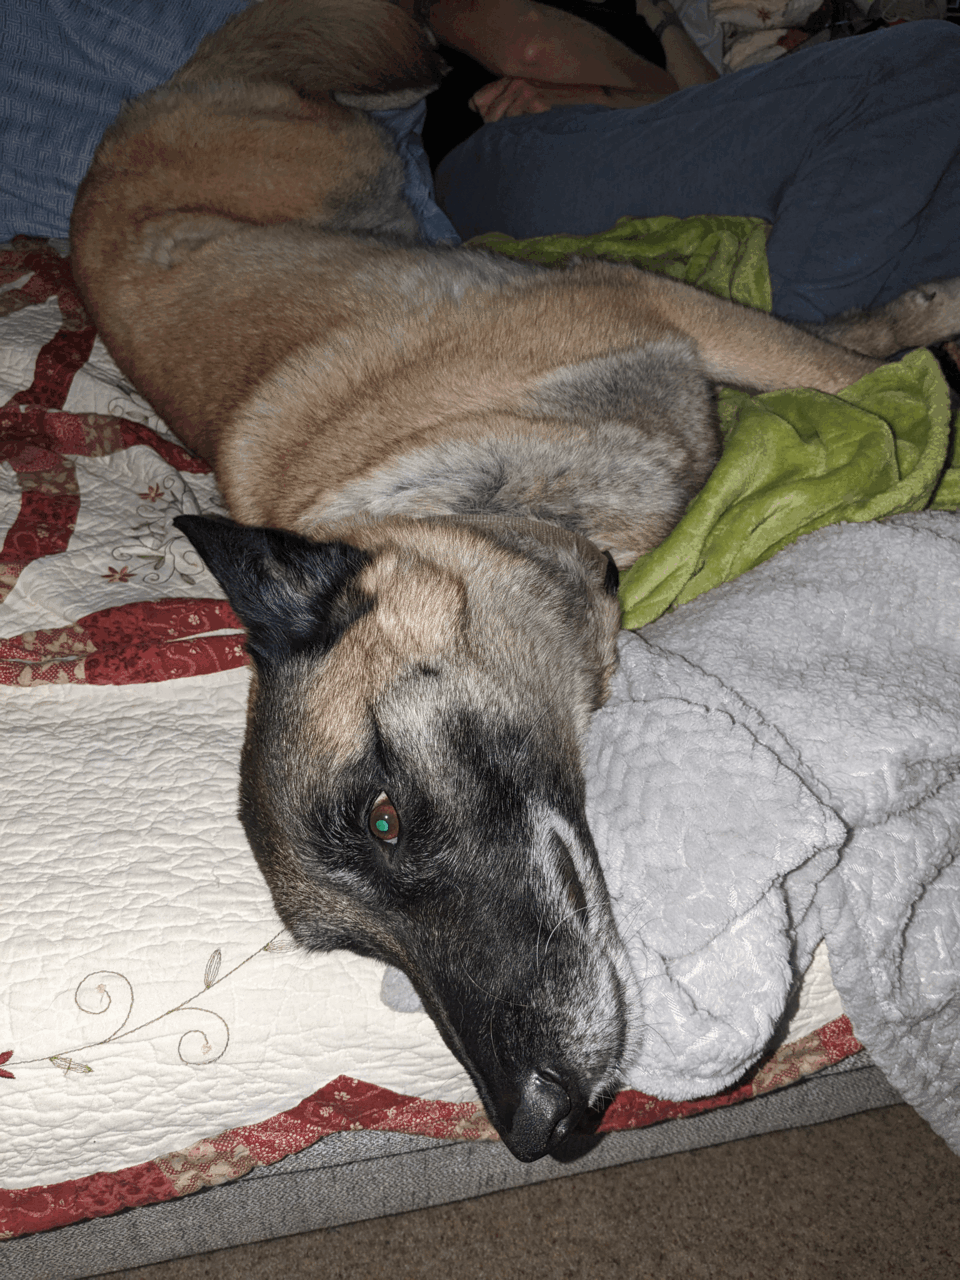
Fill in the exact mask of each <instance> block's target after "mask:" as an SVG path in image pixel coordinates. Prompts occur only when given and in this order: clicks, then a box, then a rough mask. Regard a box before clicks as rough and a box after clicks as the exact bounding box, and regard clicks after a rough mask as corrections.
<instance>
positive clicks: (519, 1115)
mask: <svg viewBox="0 0 960 1280" xmlns="http://www.w3.org/2000/svg"><path fill="white" fill-rule="evenodd" d="M575 1092H576V1091H575ZM583 1110H584V1108H583V1105H582V1103H581V1102H580V1100H579V1096H578V1095H577V1096H576V1098H573V1097H571V1095H570V1093H569V1092H568V1091H567V1089H566V1088H565V1087H564V1085H563V1083H562V1082H561V1080H560V1077H559V1075H558V1074H557V1073H556V1072H554V1071H552V1070H551V1069H550V1068H541V1069H540V1070H539V1071H531V1073H530V1074H529V1075H528V1076H527V1078H526V1080H525V1082H524V1084H523V1086H522V1088H521V1090H520V1097H519V1101H518V1102H517V1106H516V1109H515V1110H514V1112H513V1116H512V1118H510V1119H509V1120H507V1123H506V1124H505V1126H504V1128H503V1130H502V1134H503V1140H504V1142H505V1143H506V1144H507V1146H508V1147H509V1148H510V1150H511V1151H512V1152H513V1154H514V1155H515V1156H516V1157H517V1159H518V1160H527V1161H529V1160H539V1159H540V1157H541V1156H545V1155H546V1154H547V1152H548V1151H550V1150H551V1148H553V1147H555V1146H556V1145H557V1144H558V1143H559V1142H562V1141H563V1139H564V1138H565V1137H566V1136H567V1134H568V1133H570V1131H571V1130H572V1129H573V1128H574V1126H575V1125H576V1124H577V1122H578V1121H579V1119H580V1118H581V1116H582V1114H583ZM504 1118H505V1119H507V1117H506V1116H505V1117H504Z"/></svg>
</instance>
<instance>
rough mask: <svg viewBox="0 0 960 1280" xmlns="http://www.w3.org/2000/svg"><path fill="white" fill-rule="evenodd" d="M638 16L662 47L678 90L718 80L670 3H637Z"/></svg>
mask: <svg viewBox="0 0 960 1280" xmlns="http://www.w3.org/2000/svg"><path fill="white" fill-rule="evenodd" d="M637 13H639V15H640V16H641V18H643V19H645V21H646V23H647V25H648V26H649V27H650V29H651V31H652V32H653V33H654V35H655V36H656V37H657V39H658V40H659V41H660V43H661V44H662V45H663V52H664V54H665V56H666V59H667V70H668V71H669V72H670V74H671V75H672V76H673V78H674V80H675V81H676V83H677V86H678V87H679V88H680V89H686V88H688V87H689V86H690V85H694V84H708V83H709V82H710V81H711V80H719V78H720V77H719V75H718V74H717V72H716V70H715V69H714V68H713V67H712V66H711V64H710V63H709V62H708V61H707V59H706V58H705V57H704V56H703V54H702V53H701V52H700V50H699V49H698V48H697V46H696V44H694V42H693V40H691V38H690V37H689V36H688V35H687V32H686V30H685V28H684V26H683V23H682V22H681V21H680V19H679V18H678V17H677V12H676V10H675V9H674V7H673V5H672V4H671V3H670V0H637Z"/></svg>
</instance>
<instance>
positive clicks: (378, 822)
mask: <svg viewBox="0 0 960 1280" xmlns="http://www.w3.org/2000/svg"><path fill="white" fill-rule="evenodd" d="M370 832H371V834H372V835H375V836H376V837H377V839H378V840H382V841H383V842H384V844H396V843H397V839H398V837H399V835H400V818H399V816H398V815H397V811H396V809H395V808H394V807H393V805H392V804H391V803H390V799H389V797H388V796H387V795H386V793H385V792H383V791H381V792H380V794H379V795H378V796H377V798H376V800H375V801H374V802H373V808H372V809H371V810H370Z"/></svg>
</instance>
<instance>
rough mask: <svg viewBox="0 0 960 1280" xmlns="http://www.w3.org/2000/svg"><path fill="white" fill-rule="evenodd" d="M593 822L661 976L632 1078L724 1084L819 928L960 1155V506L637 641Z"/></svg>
mask: <svg viewBox="0 0 960 1280" xmlns="http://www.w3.org/2000/svg"><path fill="white" fill-rule="evenodd" d="M620 648H621V667H620V670H619V672H618V674H617V676H616V680H615V686H614V690H613V696H612V698H611V700H610V702H609V703H608V705H607V706H606V707H605V708H604V709H603V710H601V711H600V712H598V713H597V715H596V716H595V717H594V721H593V725H592V732H591V735H590V741H589V747H588V756H589V758H588V777H589V783H588V785H589V802H590V818H591V823H592V826H593V830H594V834H595V837H596V840H597V844H598V847H599V848H600V849H601V850H602V858H603V861H604V866H605V870H606V874H607V879H608V882H609V884H610V888H611V892H612V894H613V897H614V899H615V909H616V912H617V914H618V919H619V923H620V927H621V929H622V931H623V934H624V936H625V939H626V941H627V944H628V947H629V950H630V955H631V959H632V962H633V965H634V967H635V970H636V973H637V976H638V978H639V980H640V989H641V1000H642V1022H643V1027H644V1034H643V1037H642V1041H641V1043H640V1044H639V1045H638V1046H637V1050H636V1058H635V1062H634V1065H633V1068H632V1070H631V1073H630V1076H629V1083H630V1084H631V1085H632V1086H633V1087H635V1088H638V1089H642V1090H644V1091H645V1092H648V1093H653V1094H657V1095H659V1096H661V1097H672V1098H686V1097H695V1096H699V1095H704V1094H708V1093H713V1092H714V1091H716V1090H718V1089H720V1088H722V1087H724V1086H726V1085H728V1084H729V1083H731V1082H732V1081H734V1080H735V1079H737V1078H738V1076H740V1075H741V1074H742V1072H743V1071H744V1070H745V1069H746V1068H747V1067H749V1066H750V1065H751V1064H752V1063H753V1062H754V1061H755V1060H756V1059H757V1057H758V1056H759V1055H760V1053H761V1052H762V1050H763V1048H764V1047H765V1045H766V1044H767V1042H768V1040H769V1038H770V1035H771V1033H772V1032H773V1031H774V1029H775V1027H776V1026H777V1024H778V1022H779V1020H780V1019H781V1017H782V1015H783V1012H784V1008H785V1005H786V1002H787V1000H788V997H789V995H790V992H791V990H792V988H793V986H794V985H795V983H796V981H797V975H798V974H800V973H802V972H803V969H804V968H805V966H806V965H807V963H808V962H809V960H810V956H811V954H812V952H813V949H814V947H815V946H816V944H817V942H818V940H819V939H820V938H821V937H825V938H826V940H827V944H828V948H829V952H830V959H831V964H832V967H833V975H834V981H835V983H836V986H837V988H838V990H839V992H840V995H841V998H842V1000H843V1005H844V1010H845V1012H846V1013H847V1014H848V1016H849V1017H850V1019H851V1021H852V1023H853V1027H854V1031H855V1033H856V1035H857V1037H858V1038H859V1039H860V1041H861V1043H863V1044H864V1045H865V1046H866V1047H867V1048H868V1049H869V1050H870V1053H871V1055H872V1056H873V1058H874V1060H875V1061H876V1062H877V1063H878V1064H879V1066H880V1067H881V1068H882V1070H883V1071H884V1073H885V1074H886V1076H887V1077H888V1078H889V1080H890V1081H891V1083H892V1084H893V1085H894V1086H895V1087H896V1088H897V1089H898V1090H899V1091H900V1092H901V1093H902V1095H903V1097H904V1098H905V1099H906V1100H907V1101H909V1102H910V1103H912V1104H913V1106H915V1107H916V1109H917V1110H918V1111H919V1112H920V1113H921V1115H923V1116H924V1117H925V1118H926V1119H927V1120H928V1121H929V1123H930V1124H931V1125H932V1126H933V1128H934V1129H936V1131H937V1132H938V1133H940V1134H941V1135H942V1136H943V1137H944V1138H945V1139H946V1140H947V1141H948V1142H949V1143H950V1144H951V1145H952V1146H953V1148H954V1149H955V1150H957V1151H960V859H958V858H957V857H956V850H957V847H958V839H960V516H956V515H953V514H947V513H936V514H934V513H925V514H920V515H911V516H901V517H898V518H896V519H895V520H891V521H889V522H887V523H885V524H860V525H853V524H851V525H838V526H832V527H830V528H827V529H822V530H820V531H818V532H817V533H813V534H811V535H809V536H807V537H805V538H802V539H800V540H799V541H798V542H797V543H795V544H794V545H793V546H791V547H789V548H788V549H787V550H785V551H782V552H781V553H780V554H779V555H777V556H776V557H774V558H773V559H772V560H770V561H769V562H768V563H766V564H764V565H761V566H760V567H759V568H757V569H754V570H753V571H751V572H750V573H748V574H746V575H744V576H743V577H741V578H739V579H738V580H737V581H735V582H733V583H730V584H728V585H726V586H723V587H720V588H718V589H716V590H714V591H711V592H709V593H708V594H706V595H704V596H702V597H700V598H699V599H698V600H695V601H693V602H692V603H690V604H688V605H685V606H683V607H682V608H680V609H678V610H677V611H676V612H675V613H673V614H671V615H667V616H666V617H664V618H661V619H659V620H658V621H657V622H656V623H654V624H653V625H651V626H649V627H646V628H645V629H644V630H643V631H642V632H640V633H638V634H636V635H632V634H625V635H624V637H623V639H622V641H621V647H620Z"/></svg>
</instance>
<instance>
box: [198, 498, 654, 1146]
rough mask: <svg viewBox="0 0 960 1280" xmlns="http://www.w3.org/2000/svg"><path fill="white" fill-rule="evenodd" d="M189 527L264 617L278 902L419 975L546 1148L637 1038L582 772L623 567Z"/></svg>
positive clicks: (411, 535)
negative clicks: (614, 570)
mask: <svg viewBox="0 0 960 1280" xmlns="http://www.w3.org/2000/svg"><path fill="white" fill-rule="evenodd" d="M177 524H178V525H179V527H180V528H181V529H182V530H183V531H184V532H185V533H186V534H187V536H188V537H189V538H190V539H191V541H193V543H194V544H195V546H196V547H197V549H198V550H199V552H200V553H201V555H202V556H203V558H204V559H205V561H206V562H207V564H208V565H209V567H210V568H211V570H212V571H213V573H214V574H215V575H216V576H217V578H218V579H219V581H220V583H221V584H222V586H223V587H224V589H225V591H226V592H227V595H228V596H229V598H230V600H231V603H232V604H233V606H234V608H235V610H236V612H237V613H238V615H239V616H240V618H241V619H242V621H243V623H244V625H245V626H246V628H247V636H248V648H249V651H250V654H251V656H252V659H253V668H254V670H253V680H252V686H251V698H250V707H249V718H248V725H247V736H246V743H245V746H244V751H243V760H242V766H241V786H240V813H241V818H242V820H243V824H244V827H245V829H246V832H247V835H248V838H249V840H250V844H251V846H252V848H253V850H254V853H255V854H256V857H257V859H258V862H259V864H260V867H261V869H262V871H263V874H264V876H265V877H266V879H267V881H268V883H269V885H270V888H271V890H272V892H273V897H274V901H275V903H276V906H277V910H278V912H279V914H280V916H281V918H282V919H283V921H284V923H285V924H286V925H287V927H288V929H289V930H290V932H291V933H292V934H293V935H294V936H295V937H296V938H297V939H298V940H299V941H300V942H301V943H302V944H303V945H305V946H306V947H309V948H319V949H324V950H328V949H333V948H339V947H344V948H347V949H349V950H352V951H356V952H359V953H360V954H361V955H366V956H372V957H375V958H377V959H379V960H382V961H385V962H387V963H389V964H393V965H396V966H397V967H398V968H400V969H402V970H404V972H406V974H407V975H408V976H409V977H410V979H411V981H412V982H413V985H414V986H415V987H416V989H417V991H418V993H419V994H420V997H421V999H422V1000H423V1003H424V1005H425V1006H426V1008H427V1009H428V1011H429V1012H430V1014H431V1016H432V1017H433V1019H434V1021H435V1022H436V1024H437V1026H438V1028H439V1030H440V1032H441V1034H442V1035H443V1037H444V1039H445V1040H446V1042H447V1044H448V1045H449V1047H450V1048H451V1050H452V1051H453V1053H455V1054H456V1056H457V1057H458V1058H459V1059H460V1061H461V1062H462V1063H463V1064H464V1066H465V1067H466V1068H467V1070H468V1071H469V1072H470V1075H471V1076H472V1078H473V1080H474V1082H475V1083H476V1086H477V1088H478V1090H479V1092H480V1095H481V1097H482V1099H483V1101H484V1104H485V1105H486V1107H487V1110H488V1112H489V1114H490V1117H491V1119H492V1121H493V1123H494V1124H495V1125H496V1127H497V1129H498V1130H499V1131H500V1133H501V1135H502V1136H503V1138H504V1140H505V1141H506V1143H507V1145H508V1146H509V1147H510V1149H511V1151H513V1153H514V1154H515V1155H516V1156H518V1157H519V1158H520V1159H524V1160H532V1159H536V1158H537V1157H539V1156H541V1155H544V1154H545V1153H546V1152H547V1151H549V1150H551V1149H553V1148H554V1147H555V1146H556V1145H557V1144H558V1143H559V1142H560V1141H562V1139H563V1138H565V1137H566V1136H567V1135H568V1134H569V1133H570V1132H571V1131H572V1130H574V1129H575V1128H576V1127H577V1126H578V1124H579V1123H580V1122H581V1120H582V1119H583V1118H584V1116H585V1115H586V1114H587V1112H588V1111H589V1110H590V1109H591V1108H592V1107H596V1105H597V1104H598V1102H599V1101H600V1100H602V1099H604V1098H606V1097H609V1096H611V1094H612V1093H613V1091H614V1090H615V1089H616V1087H617V1085H618V1083H619V1079H620V1076H619V1068H620V1066H621V1063H622V1059H623V1054H624V1050H625V1046H626V1043H627V1041H628V1027H627V1021H628V1016H629V1014H628V1011H629V1008H630V1005H631V1003H632V1002H631V999H630V995H629V985H630V983H631V981H632V979H631V976H630V969H629V964H628V962H627V960H626V957H625V953H624V951H623V948H622V945H621V943H620V940H619V937H618V935H617V932H616V929H615V926H614V923H613V919H612V916H611V912H610V907H609V903H608V899H607V894H606V889H605V886H604V882H603V877H602V874H601V871H600V866H599V862H598V859H597V855H596V850H595V849H594V846H593V842H592V840H591V837H590V832H589V830H588V828H587V823H586V819H585V815H584V784H583V778H582V772H581V762H580V742H581V738H582V735H583V733H584V731H585V729H586V725H587V720H588V717H589V714H590V712H591V711H592V710H593V709H594V708H595V707H596V706H598V705H599V704H600V703H601V702H602V701H603V699H604V697H605V694H606V685H607V680H608V678H609V675H610V673H611V671H612V669H613V665H614V661H615V641H616V634H617V628H618V624H619V608H618V606H617V603H616V596H615V574H613V575H611V574H610V573H609V572H608V569H607V564H606V561H604V559H603V558H602V556H601V555H600V553H599V552H598V551H597V550H596V548H594V547H593V546H592V545H591V544H590V543H588V542H586V540H584V539H581V538H578V537H577V536H575V535H573V534H568V533H566V532H564V531H561V530H558V529H554V528H553V527H551V526H547V525H539V524H537V523H535V522H532V521H507V520H503V521H483V520H458V519H455V518H439V517H438V518H428V519H424V520H414V519H409V518H405V517H396V518H391V519H388V520H382V521H365V520H364V519H362V518H359V519H357V520H356V521H354V522H352V523H350V524H348V525H343V526H339V527H338V528H337V530H336V531H330V533H329V536H328V535H327V534H325V535H324V536H323V538H322V540H318V541H313V540H306V539H304V538H302V537H300V536H298V535H296V534H291V533H284V532H279V531H277V530H269V529H255V528H248V527H244V526H240V525H234V524H230V523H227V522H224V521H217V520H210V519H206V518H204V517H192V516H191V517H182V518H181V519H179V520H178V521H177ZM611 577H612V578H613V581H611Z"/></svg>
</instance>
